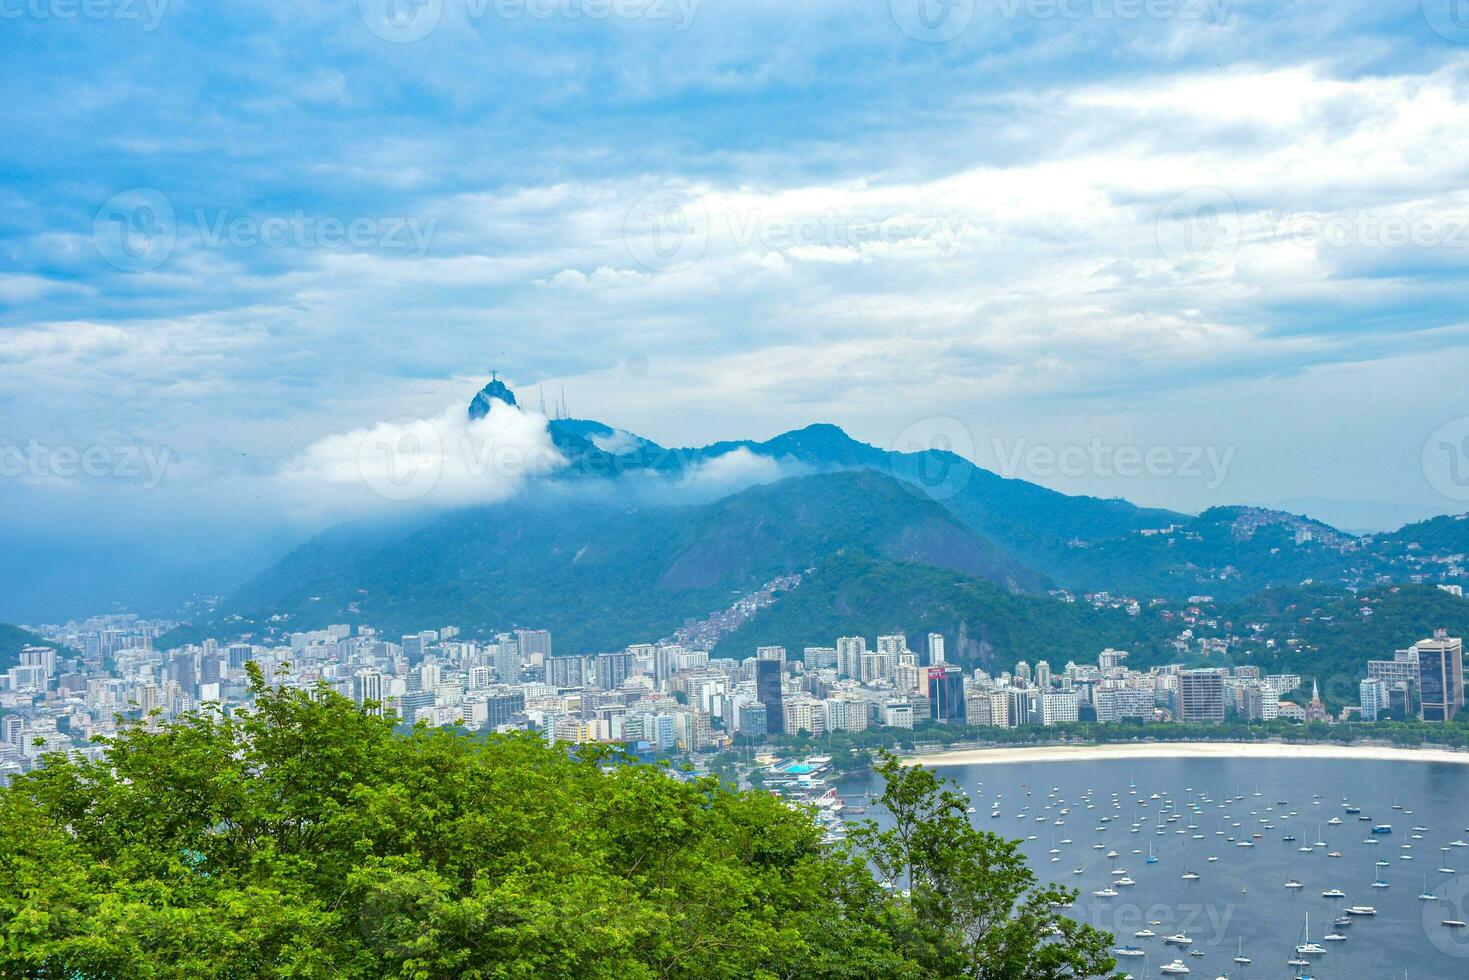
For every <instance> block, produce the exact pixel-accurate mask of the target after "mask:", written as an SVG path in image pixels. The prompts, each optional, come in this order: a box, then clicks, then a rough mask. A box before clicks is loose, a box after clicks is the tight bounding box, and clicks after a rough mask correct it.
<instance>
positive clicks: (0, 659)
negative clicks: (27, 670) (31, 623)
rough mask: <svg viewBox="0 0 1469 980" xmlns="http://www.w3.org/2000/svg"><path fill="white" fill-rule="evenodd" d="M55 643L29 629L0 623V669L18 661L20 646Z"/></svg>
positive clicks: (52, 645) (48, 645)
mask: <svg viewBox="0 0 1469 980" xmlns="http://www.w3.org/2000/svg"><path fill="white" fill-rule="evenodd" d="M55 645H56V644H54V643H52V642H51V641H49V640H43V639H42V638H41V637H39V636H37V635H36V634H34V633H32V632H31V631H30V630H26V629H21V628H20V627H19V626H11V625H10V624H9V623H0V670H9V669H10V668H11V667H14V666H15V665H16V664H18V663H19V662H20V651H21V648H22V647H54V646H55Z"/></svg>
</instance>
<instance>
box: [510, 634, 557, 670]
mask: <svg viewBox="0 0 1469 980" xmlns="http://www.w3.org/2000/svg"><path fill="white" fill-rule="evenodd" d="M515 643H516V645H517V646H518V647H519V648H520V659H521V660H522V661H523V662H526V663H541V662H543V661H545V660H546V658H548V657H550V656H551V631H550V630H516V631H515Z"/></svg>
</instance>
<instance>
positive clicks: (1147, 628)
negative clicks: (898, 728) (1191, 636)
mask: <svg viewBox="0 0 1469 980" xmlns="http://www.w3.org/2000/svg"><path fill="white" fill-rule="evenodd" d="M1176 631H1177V628H1176V626H1170V625H1169V624H1166V623H1164V622H1163V621H1162V620H1160V619H1158V618H1156V617H1155V616H1154V615H1153V614H1151V613H1149V612H1147V611H1143V612H1141V613H1139V614H1138V615H1137V616H1129V615H1128V614H1127V613H1126V612H1124V611H1122V610H1118V609H1093V608H1092V607H1091V606H1089V605H1084V604H1080V603H1065V602H1060V601H1058V600H1057V599H1055V598H1052V597H1051V596H1044V595H1042V596H1037V595H1029V594H1023V593H1015V592H1009V591H1006V590H1004V589H1002V588H999V587H997V586H996V585H995V584H994V583H993V582H989V581H986V580H984V579H979V578H976V577H974V576H972V575H966V574H963V573H961V572H953V571H948V570H945V569H940V568H934V567H932V566H926V565H921V564H917V563H914V562H904V561H892V560H888V559H882V558H878V557H875V556H872V555H868V554H862V553H860V552H853V553H845V554H841V555H834V556H832V557H831V558H828V559H827V560H825V561H823V562H822V563H821V564H820V565H819V566H818V567H817V568H816V569H815V570H814V571H813V572H812V573H811V574H810V575H808V576H806V577H805V579H804V580H803V581H802V582H801V584H800V585H798V586H797V587H795V588H794V589H791V590H789V591H788V592H786V593H784V594H783V595H782V596H781V597H780V598H779V599H778V600H777V601H776V602H775V603H774V604H773V605H771V606H769V607H768V608H766V609H763V610H761V611H760V612H759V613H757V614H756V615H755V616H754V618H752V619H751V620H749V621H748V622H747V623H746V624H745V625H744V626H742V627H740V628H739V629H738V630H736V631H734V632H733V633H730V634H729V635H727V636H726V637H724V638H723V639H722V640H721V641H720V643H719V645H718V646H717V647H716V648H715V650H714V654H715V655H716V656H729V657H743V656H748V655H749V651H751V650H753V649H754V648H755V647H756V646H758V645H766V644H776V645H780V646H784V647H785V648H786V650H787V652H788V653H789V654H790V655H791V656H793V657H795V658H797V659H799V657H800V653H801V650H802V649H803V648H804V647H808V646H826V647H829V646H833V645H834V644H835V642H836V639H837V637H839V636H865V637H868V638H869V639H870V638H871V637H874V636H880V635H884V634H892V633H902V634H904V635H905V636H907V638H908V645H909V648H910V649H913V650H922V649H924V643H925V637H926V636H927V634H928V633H930V632H934V633H941V634H943V636H944V638H945V642H946V644H947V651H946V652H947V654H948V659H949V661H950V662H953V663H958V664H961V665H963V666H964V667H966V668H973V667H982V668H984V669H985V670H989V671H994V672H998V671H1000V670H1009V669H1011V668H1012V667H1014V666H1015V662H1016V661H1017V660H1035V659H1050V660H1051V662H1052V663H1053V665H1054V666H1055V667H1056V668H1057V669H1060V667H1061V666H1062V665H1063V664H1065V662H1066V661H1067V660H1076V661H1077V662H1095V660H1096V657H1097V653H1098V652H1100V651H1101V650H1102V649H1103V648H1104V647H1109V646H1110V647H1113V648H1115V649H1119V650H1128V651H1130V652H1131V653H1132V654H1133V658H1132V660H1131V661H1130V663H1132V664H1133V665H1134V666H1137V665H1146V664H1148V663H1157V662H1162V661H1164V660H1168V659H1171V658H1172V648H1171V647H1170V646H1168V643H1169V641H1170V640H1171V638H1172V635H1173V634H1174V633H1176Z"/></svg>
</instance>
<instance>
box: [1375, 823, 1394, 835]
mask: <svg viewBox="0 0 1469 980" xmlns="http://www.w3.org/2000/svg"><path fill="white" fill-rule="evenodd" d="M1372 832H1373V833H1374V834H1390V833H1392V824H1390V823H1375V824H1373V825H1372Z"/></svg>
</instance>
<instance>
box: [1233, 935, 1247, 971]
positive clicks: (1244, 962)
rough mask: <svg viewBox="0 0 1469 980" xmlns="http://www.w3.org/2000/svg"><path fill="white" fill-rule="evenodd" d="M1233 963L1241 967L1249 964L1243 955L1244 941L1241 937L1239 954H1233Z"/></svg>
mask: <svg viewBox="0 0 1469 980" xmlns="http://www.w3.org/2000/svg"><path fill="white" fill-rule="evenodd" d="M1234 961H1235V962H1236V963H1238V964H1240V965H1241V966H1244V965H1247V964H1249V963H1250V962H1251V960H1250V958H1249V957H1248V956H1246V955H1245V939H1244V937H1243V936H1241V937H1240V940H1239V952H1237V953H1235V954H1234Z"/></svg>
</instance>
